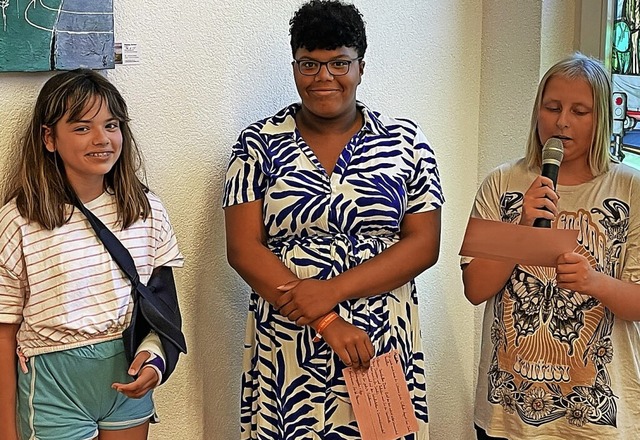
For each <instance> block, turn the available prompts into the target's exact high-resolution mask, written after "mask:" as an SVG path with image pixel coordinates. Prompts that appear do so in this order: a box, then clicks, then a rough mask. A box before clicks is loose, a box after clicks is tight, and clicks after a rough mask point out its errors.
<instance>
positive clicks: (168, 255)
mask: <svg viewBox="0 0 640 440" xmlns="http://www.w3.org/2000/svg"><path fill="white" fill-rule="evenodd" d="M158 205H159V209H160V218H159V219H158V220H159V223H160V225H159V231H160V232H159V233H158V235H157V239H156V243H157V246H156V255H155V262H154V267H160V266H170V267H182V266H183V265H184V257H183V256H182V254H181V253H180V250H179V249H178V240H177V238H176V234H175V233H174V231H173V227H172V226H171V222H170V221H169V214H168V213H167V211H166V209H165V208H164V206H163V205H162V204H161V203H160V202H158Z"/></svg>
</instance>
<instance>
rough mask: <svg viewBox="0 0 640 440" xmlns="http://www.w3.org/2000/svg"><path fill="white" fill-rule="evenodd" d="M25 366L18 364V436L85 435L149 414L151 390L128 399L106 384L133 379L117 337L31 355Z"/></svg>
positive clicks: (71, 439)
mask: <svg viewBox="0 0 640 440" xmlns="http://www.w3.org/2000/svg"><path fill="white" fill-rule="evenodd" d="M27 366H28V367H29V372H28V373H27V374H25V373H23V372H22V371H21V370H20V368H18V414H19V429H20V432H21V435H22V439H23V440H61V439H65V440H89V439H93V438H95V437H96V436H97V435H98V430H120V429H127V428H132V427H134V426H138V425H141V424H143V423H145V422H146V421H148V420H149V419H150V418H151V417H152V416H153V413H154V408H153V400H152V396H151V394H152V392H149V393H147V394H146V395H145V396H144V397H142V398H141V399H131V398H129V397H126V396H125V395H124V394H121V393H118V392H117V391H115V390H114V389H112V388H111V384H112V383H114V382H120V383H128V382H132V381H133V378H132V377H131V376H129V375H128V374H127V369H128V368H129V365H128V364H127V360H126V358H125V355H124V346H123V344H122V340H121V339H118V340H114V341H108V342H101V343H99V344H94V345H87V346H84V347H79V348H73V349H70V350H64V351H58V352H54V353H47V354H41V355H38V356H34V357H32V358H31V359H29V362H28V363H27Z"/></svg>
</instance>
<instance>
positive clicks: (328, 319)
mask: <svg viewBox="0 0 640 440" xmlns="http://www.w3.org/2000/svg"><path fill="white" fill-rule="evenodd" d="M339 317H340V315H338V314H337V313H336V312H329V313H327V314H326V315H324V317H323V318H322V319H321V320H320V323H319V324H318V327H317V328H316V335H315V336H314V337H313V342H318V341H320V339H322V333H323V332H324V331H325V330H326V329H327V327H329V324H331V323H332V322H333V321H335V320H336V319H338V318H339Z"/></svg>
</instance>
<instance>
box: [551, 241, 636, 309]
mask: <svg viewBox="0 0 640 440" xmlns="http://www.w3.org/2000/svg"><path fill="white" fill-rule="evenodd" d="M557 263H558V264H557V277H556V281H557V283H558V287H562V288H563V289H571V290H575V291H576V292H579V293H581V294H584V295H589V296H592V297H594V298H596V299H597V300H598V301H600V302H601V303H602V304H603V305H604V306H605V307H607V308H608V309H609V310H611V312H612V313H613V314H614V315H616V317H618V318H620V319H624V320H627V321H640V285H638V284H635V283H632V282H630V281H623V280H619V279H616V278H613V277H611V276H609V275H607V274H604V273H602V272H597V271H596V270H595V269H594V268H593V267H592V266H591V264H590V263H589V261H588V260H587V259H586V258H585V257H584V256H583V255H580V254H577V253H573V252H569V253H566V254H563V255H561V256H560V257H558V262H557Z"/></svg>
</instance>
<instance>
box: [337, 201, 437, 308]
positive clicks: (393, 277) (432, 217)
mask: <svg viewBox="0 0 640 440" xmlns="http://www.w3.org/2000/svg"><path fill="white" fill-rule="evenodd" d="M440 211H441V210H440V208H438V209H434V210H433V211H428V212H422V213H419V214H407V215H406V216H405V217H404V219H403V221H402V225H401V227H400V240H399V241H398V242H397V243H396V244H394V245H393V246H391V247H389V248H388V249H386V250H385V251H383V252H381V253H380V254H379V255H376V256H375V257H373V258H371V259H370V260H367V261H365V262H364V263H362V264H361V265H359V266H357V267H354V268H353V269H350V270H348V271H346V272H344V273H342V274H340V275H338V276H337V277H335V278H333V279H332V280H330V283H332V284H333V285H334V286H335V287H334V288H335V290H336V292H337V294H338V302H341V301H344V300H347V299H353V298H363V297H367V296H374V295H378V294H380V293H383V292H389V291H391V290H393V289H395V288H397V287H400V286H402V285H403V284H405V283H407V282H409V281H410V280H412V279H413V278H415V277H416V276H417V275H419V274H421V273H422V272H424V271H425V270H427V269H428V268H430V267H431V266H433V265H434V264H436V262H437V261H438V256H439V254H440V217H441V212H440Z"/></svg>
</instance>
